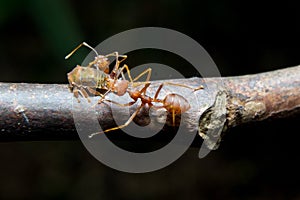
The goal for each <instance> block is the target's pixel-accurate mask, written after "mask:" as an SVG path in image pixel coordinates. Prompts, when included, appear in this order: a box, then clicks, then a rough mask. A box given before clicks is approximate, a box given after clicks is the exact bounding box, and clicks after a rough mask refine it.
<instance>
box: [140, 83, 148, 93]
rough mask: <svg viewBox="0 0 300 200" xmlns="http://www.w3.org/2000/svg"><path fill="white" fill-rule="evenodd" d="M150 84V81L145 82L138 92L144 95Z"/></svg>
mask: <svg viewBox="0 0 300 200" xmlns="http://www.w3.org/2000/svg"><path fill="white" fill-rule="evenodd" d="M149 86H150V83H146V84H145V86H144V87H143V88H142V89H141V91H140V93H141V94H143V93H144V95H146V90H147V88H148V87H149Z"/></svg>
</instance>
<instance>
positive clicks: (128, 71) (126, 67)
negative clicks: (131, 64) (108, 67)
mask: <svg viewBox="0 0 300 200" xmlns="http://www.w3.org/2000/svg"><path fill="white" fill-rule="evenodd" d="M124 69H126V71H127V74H128V77H129V80H130V82H131V83H133V80H132V77H131V74H130V70H129V68H128V66H127V65H126V64H125V65H123V67H122V68H121V69H120V73H121V75H122V78H123V79H124V80H126V78H125V75H124V73H123V71H124ZM118 76H119V74H118ZM118 76H116V77H118Z"/></svg>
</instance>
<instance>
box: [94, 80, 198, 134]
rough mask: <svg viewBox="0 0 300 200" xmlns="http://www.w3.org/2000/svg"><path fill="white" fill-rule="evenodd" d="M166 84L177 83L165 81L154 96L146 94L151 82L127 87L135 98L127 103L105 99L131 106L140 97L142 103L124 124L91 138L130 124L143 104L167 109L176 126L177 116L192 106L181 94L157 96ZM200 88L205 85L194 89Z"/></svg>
mask: <svg viewBox="0 0 300 200" xmlns="http://www.w3.org/2000/svg"><path fill="white" fill-rule="evenodd" d="M165 84H171V85H177V84H175V83H163V84H161V85H160V86H159V87H158V89H157V91H156V93H155V95H154V97H153V98H152V97H150V96H148V95H147V94H146V91H147V89H148V87H149V86H150V83H146V84H145V86H144V87H143V88H142V89H141V90H137V89H136V90H132V91H131V90H128V89H127V92H128V94H129V96H130V97H131V98H132V99H133V101H132V102H129V103H126V104H120V103H117V102H115V101H111V100H108V99H105V101H108V102H111V103H114V104H117V105H119V106H122V107H126V106H131V105H133V104H134V103H136V102H137V101H138V99H140V100H141V105H140V106H138V108H137V109H136V111H135V112H134V113H133V114H132V115H131V116H130V118H129V119H128V120H127V121H126V122H125V123H124V124H123V125H120V126H117V127H114V128H110V129H106V130H105V131H103V132H97V133H93V134H91V135H90V136H89V137H90V138H91V137H93V136H94V135H97V134H101V133H106V132H109V131H113V130H118V129H121V128H124V127H126V126H128V125H129V124H130V123H131V122H132V121H133V119H134V118H135V117H136V115H137V114H138V113H139V111H140V110H141V108H143V106H145V105H148V106H149V108H150V107H155V108H157V109H159V108H164V109H166V111H167V112H168V113H171V114H172V122H173V126H175V116H176V115H179V114H182V113H184V112H186V111H187V110H189V109H190V107H191V106H190V104H189V102H188V100H187V99H185V98H184V97H183V96H181V95H179V94H175V93H171V94H167V95H166V96H165V98H164V99H158V98H157V97H158V95H159V93H160V91H161V89H162V87H163V86H164V85H165ZM178 86H184V85H180V84H178ZM184 87H188V86H184ZM188 88H190V87H188ZM199 89H203V86H202V85H201V86H200V87H198V88H195V89H193V90H194V91H196V90H199ZM153 103H161V104H162V105H161V106H157V105H154V104H153Z"/></svg>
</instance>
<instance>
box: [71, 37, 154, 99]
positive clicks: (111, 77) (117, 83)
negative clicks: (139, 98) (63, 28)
mask: <svg viewBox="0 0 300 200" xmlns="http://www.w3.org/2000/svg"><path fill="white" fill-rule="evenodd" d="M82 46H86V47H88V48H90V49H91V50H92V51H94V52H95V54H96V57H95V59H94V60H93V61H92V62H90V63H89V64H88V65H87V66H80V65H77V66H76V67H75V68H74V69H73V70H72V71H71V72H69V73H68V74H67V77H68V81H69V88H70V90H71V91H72V92H73V93H74V96H75V97H76V98H77V100H78V102H80V100H79V99H78V97H79V94H81V95H82V96H83V97H85V98H86V99H87V100H88V101H89V102H90V101H91V100H90V98H89V93H90V94H93V95H96V96H101V97H102V98H101V99H100V100H99V102H102V100H103V99H104V97H105V96H106V95H107V94H109V93H110V92H114V93H115V94H116V95H118V96H122V95H124V94H125V93H126V90H127V88H128V85H129V83H131V84H132V85H133V83H134V82H135V81H137V80H138V79H140V78H141V77H142V76H143V75H145V74H148V75H147V78H146V82H148V81H149V80H150V76H151V68H149V69H147V70H145V71H144V72H142V73H141V74H139V75H138V76H137V77H136V78H135V79H132V78H131V75H130V70H129V68H128V66H127V65H123V67H121V68H119V66H120V63H121V62H122V61H124V60H125V59H126V58H127V56H126V55H119V53H118V52H113V53H110V54H107V55H105V56H103V55H99V54H98V52H97V51H96V50H95V49H94V48H92V47H91V46H90V45H88V44H87V43H85V42H83V43H81V44H80V45H78V46H77V47H76V48H75V49H74V50H73V51H72V52H71V53H69V54H68V55H67V56H66V57H65V59H68V58H69V57H70V56H72V55H73V54H74V53H75V52H76V51H77V50H78V49H79V48H80V47H82ZM111 56H113V57H115V58H116V64H115V66H114V68H113V69H112V71H111V72H110V73H109V65H110V62H109V60H108V57H111ZM119 57H120V58H122V59H121V60H119ZM125 69H126V71H127V73H128V77H129V79H130V82H129V81H127V80H126V78H125V75H124V73H123V71H124V70H125ZM120 75H121V76H122V79H119V77H120ZM99 90H105V93H104V94H102V93H101V92H99Z"/></svg>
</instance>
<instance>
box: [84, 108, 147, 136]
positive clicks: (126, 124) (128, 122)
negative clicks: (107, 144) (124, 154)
mask: <svg viewBox="0 0 300 200" xmlns="http://www.w3.org/2000/svg"><path fill="white" fill-rule="evenodd" d="M141 108H142V105H141V106H140V107H138V108H137V109H136V111H135V112H134V113H133V114H132V115H131V116H130V118H129V119H128V120H127V121H126V122H125V124H123V125H121V126H117V127H114V128H109V129H106V130H105V131H102V132H97V133H92V134H91V135H89V138H92V137H93V136H95V135H98V134H101V133H107V132H110V131H114V130H118V129H121V128H124V127H126V126H128V125H129V124H130V123H131V122H132V120H133V119H134V118H135V116H136V115H137V114H138V113H139V111H140V110H141Z"/></svg>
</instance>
